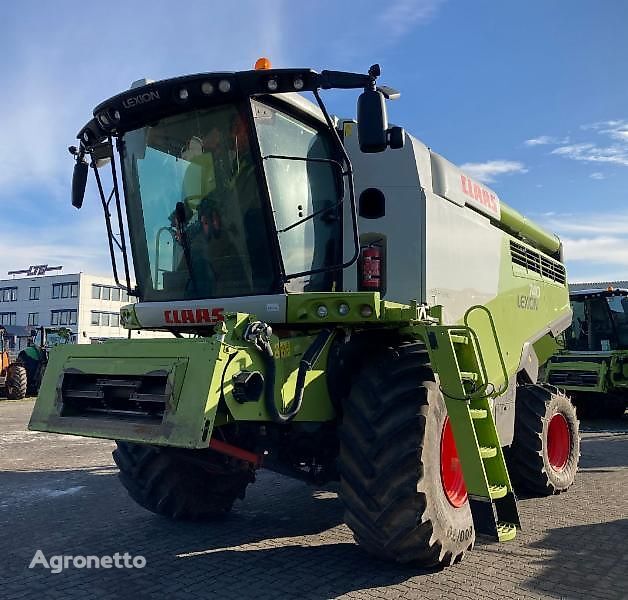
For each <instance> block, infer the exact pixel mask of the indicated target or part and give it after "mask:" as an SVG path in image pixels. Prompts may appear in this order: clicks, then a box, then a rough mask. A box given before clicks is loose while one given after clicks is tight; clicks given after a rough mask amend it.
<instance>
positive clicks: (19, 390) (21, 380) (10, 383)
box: [5, 363, 28, 400]
mask: <svg viewBox="0 0 628 600" xmlns="http://www.w3.org/2000/svg"><path fill="white" fill-rule="evenodd" d="M5 387H6V395H7V398H8V399H9V400H21V399H22V398H25V397H26V388H27V387H28V376H27V374H26V369H25V368H24V366H23V365H21V364H19V363H13V364H11V365H9V366H8V367H7V379H6V383H5Z"/></svg>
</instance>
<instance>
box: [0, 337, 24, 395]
mask: <svg viewBox="0 0 628 600" xmlns="http://www.w3.org/2000/svg"><path fill="white" fill-rule="evenodd" d="M9 337H10V335H9V333H8V332H7V329H6V327H4V326H1V325H0V389H2V388H4V395H5V396H6V397H7V398H8V399H9V400H19V399H21V398H24V397H25V396H26V389H27V386H28V377H27V373H26V368H25V367H24V365H23V364H21V363H19V362H16V361H15V359H14V358H13V356H12V354H11V352H10V345H9ZM18 337H21V336H18Z"/></svg>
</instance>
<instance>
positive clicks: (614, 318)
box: [565, 288, 628, 352]
mask: <svg viewBox="0 0 628 600" xmlns="http://www.w3.org/2000/svg"><path fill="white" fill-rule="evenodd" d="M569 297H570V301H571V308H572V310H573V320H572V323H571V326H570V327H569V328H568V329H567V330H566V331H565V343H566V346H567V349H568V350H573V351H588V352H600V351H602V352H609V351H611V350H628V289H617V288H608V289H591V290H578V291H575V292H571V293H570V295H569Z"/></svg>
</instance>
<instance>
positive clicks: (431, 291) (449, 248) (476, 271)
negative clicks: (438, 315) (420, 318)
mask: <svg viewBox="0 0 628 600" xmlns="http://www.w3.org/2000/svg"><path fill="white" fill-rule="evenodd" d="M426 206H427V210H426V216H427V219H426V225H427V226H426V232H427V244H426V248H427V249H426V288H427V299H428V303H429V304H440V305H442V306H443V323H444V324H451V325H453V324H457V323H458V324H459V323H462V321H463V319H464V315H465V313H466V311H467V310H468V309H469V308H470V307H472V306H475V305H483V306H485V307H486V308H488V309H489V310H490V313H491V315H492V318H493V320H494V325H495V330H496V336H495V335H494V333H493V329H492V326H491V322H490V317H489V316H488V315H487V314H486V313H485V312H484V311H481V310H474V311H473V312H472V313H471V314H470V315H469V319H468V324H469V325H470V326H471V327H472V328H473V329H474V330H476V332H477V334H478V336H479V339H480V344H481V348H482V354H483V356H484V360H485V362H486V366H487V370H488V372H489V376H490V381H491V382H493V383H494V384H495V385H496V387H498V388H499V387H502V386H504V384H505V381H504V376H503V369H502V367H501V364H500V357H499V353H498V350H497V348H498V345H497V343H496V339H495V338H496V337H497V341H498V342H499V347H500V349H501V354H502V357H503V360H504V363H505V367H506V372H507V376H508V378H510V377H511V376H512V375H514V374H515V373H517V371H518V370H519V369H520V368H521V366H522V358H525V357H522V351H523V350H524V345H525V344H526V342H529V343H530V346H531V350H529V352H531V351H533V350H534V349H535V347H534V344H535V343H539V340H541V339H543V340H545V341H549V342H552V338H551V335H548V334H550V332H551V333H552V334H553V333H557V332H559V331H561V330H562V329H564V328H565V327H566V326H567V325H568V324H569V322H570V319H571V308H570V306H569V297H568V290H567V286H566V284H563V283H559V282H556V281H553V280H551V279H549V278H548V277H544V276H542V275H540V274H538V273H536V272H533V271H529V270H527V269H526V268H522V267H521V266H520V265H517V264H513V261H512V256H511V245H510V242H511V241H512V240H514V238H512V237H511V236H509V235H508V234H506V233H505V232H503V231H501V230H500V229H498V228H496V227H494V226H493V225H491V223H490V221H489V219H488V218H486V217H484V216H482V215H480V214H478V213H476V212H475V211H473V210H471V209H469V208H465V207H462V206H459V205H457V204H454V203H453V202H449V201H448V200H445V199H443V198H441V197H440V196H436V195H434V194H428V197H427V204H426ZM517 244H519V245H520V246H524V247H527V246H525V244H523V243H522V242H521V241H520V240H517ZM531 250H532V249H531ZM537 254H538V251H537ZM544 336H545V337H544ZM552 343H553V342H552ZM539 358H540V359H541V360H544V359H545V358H547V357H546V356H545V355H544V356H542V357H539ZM528 359H529V360H532V357H528Z"/></svg>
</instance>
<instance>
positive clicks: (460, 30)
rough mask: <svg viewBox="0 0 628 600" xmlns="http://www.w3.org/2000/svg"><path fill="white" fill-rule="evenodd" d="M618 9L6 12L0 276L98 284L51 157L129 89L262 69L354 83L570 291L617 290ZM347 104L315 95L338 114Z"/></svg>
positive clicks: (626, 274) (621, 84)
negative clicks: (31, 271)
mask: <svg viewBox="0 0 628 600" xmlns="http://www.w3.org/2000/svg"><path fill="white" fill-rule="evenodd" d="M627 25H628V2H625V1H624V0H604V1H600V0H597V1H596V0H590V1H585V0H527V1H526V2H521V1H520V2H504V1H503V0H475V1H474V2H468V1H465V0H388V1H386V2H381V1H377V0H364V1H362V2H356V1H355V0H352V1H345V2H334V1H332V0H320V1H316V0H314V1H311V2H308V3H299V2H289V1H288V0H264V1H259V0H257V1H256V2H252V1H249V0H240V1H239V2H230V3H217V2H209V1H205V2H201V1H198V0H188V1H187V2H185V3H182V4H179V5H176V4H175V3H172V2H165V1H162V0H151V1H150V2H149V1H146V0H138V1H135V2H119V1H117V0H111V1H110V2H107V3H106V4H102V3H91V2H90V3H71V4H70V3H62V2H57V3H53V2H44V1H35V0H22V1H21V2H20V3H11V4H7V6H6V7H5V10H4V11H3V18H2V20H1V22H0V57H1V58H0V81H2V84H3V85H2V99H1V100H0V108H1V110H0V207H2V225H3V226H2V234H1V235H0V277H2V276H4V275H5V273H6V271H8V270H10V269H15V268H23V267H28V265H32V264H43V263H48V264H50V265H52V264H55V265H56V264H62V265H64V267H65V272H72V271H87V272H93V273H99V274H105V275H106V274H109V273H110V272H111V267H110V264H109V258H108V249H107V242H106V237H105V226H104V221H103V218H102V209H101V207H100V202H99V199H98V196H97V194H96V188H95V185H94V183H93V182H91V183H90V184H88V190H87V196H86V200H85V204H84V207H83V209H82V210H81V211H80V212H77V211H76V209H74V208H72V206H71V205H70V193H69V192H70V182H71V174H72V167H73V161H72V157H71V156H70V155H69V154H68V151H67V147H68V146H69V145H71V144H73V143H75V141H74V139H75V136H76V133H77V132H78V130H79V129H80V128H81V127H82V126H83V125H84V124H85V123H86V122H87V121H88V120H89V118H90V116H91V112H92V109H93V108H94V106H95V105H96V104H98V103H99V102H100V101H102V100H104V99H105V98H108V97H110V96H113V95H114V94H116V93H118V92H120V91H123V90H125V89H127V88H128V87H129V85H130V83H131V82H132V81H134V80H136V79H139V78H142V77H147V78H151V79H163V78H168V77H173V76H177V75H183V74H188V73H196V72H203V71H232V70H243V69H249V68H252V66H253V64H254V62H255V60H256V59H257V58H258V57H260V56H267V57H269V58H270V59H271V61H272V63H273V66H275V67H309V68H313V69H315V70H322V69H338V70H351V71H357V72H365V71H366V70H367V69H368V67H369V66H370V65H371V64H373V63H375V62H377V63H379V64H380V65H381V67H382V77H381V78H380V81H381V82H382V83H386V84H388V85H391V86H393V87H395V88H397V89H399V90H400V91H401V98H400V99H399V100H397V101H395V102H391V103H389V117H390V120H391V121H393V122H394V123H396V124H398V125H401V126H403V127H404V128H405V129H406V130H407V131H408V132H410V133H411V134H413V135H414V136H416V137H418V138H419V139H421V140H422V141H423V142H424V143H426V144H427V145H428V146H430V147H431V148H433V149H434V150H436V151H437V152H438V153H440V154H442V155H444V156H445V157H447V158H448V159H449V160H451V161H452V162H454V163H456V164H459V165H463V167H464V168H465V169H466V170H467V171H468V172H469V174H471V175H472V176H474V177H476V178H477V179H479V180H481V181H483V182H485V183H487V184H488V185H489V186H490V187H491V188H493V189H494V190H495V191H496V192H497V193H498V194H499V196H500V198H501V199H502V200H503V201H504V202H506V203H508V204H510V205H511V206H513V207H514V208H516V209H517V210H519V211H520V212H522V213H524V214H525V215H526V216H529V217H531V218H532V219H533V220H535V221H537V222H538V223H540V224H542V225H543V226H545V227H547V228H548V229H550V230H552V231H554V232H556V233H557V234H558V235H559V236H560V237H561V239H562V240H563V242H564V248H565V256H566V261H567V268H568V273H569V277H570V279H571V280H572V281H601V280H620V279H628V77H627V76H626V64H627V63H628V35H626V26H627ZM356 98H357V92H354V91H341V92H331V93H327V94H326V95H325V99H326V102H327V105H328V108H329V109H330V112H332V113H335V114H338V115H341V116H354V115H355V101H356Z"/></svg>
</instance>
